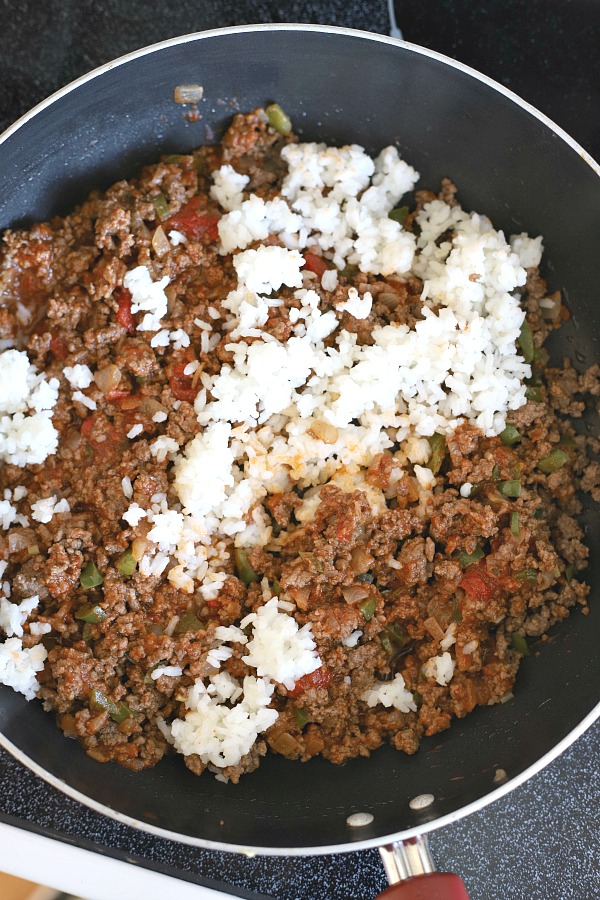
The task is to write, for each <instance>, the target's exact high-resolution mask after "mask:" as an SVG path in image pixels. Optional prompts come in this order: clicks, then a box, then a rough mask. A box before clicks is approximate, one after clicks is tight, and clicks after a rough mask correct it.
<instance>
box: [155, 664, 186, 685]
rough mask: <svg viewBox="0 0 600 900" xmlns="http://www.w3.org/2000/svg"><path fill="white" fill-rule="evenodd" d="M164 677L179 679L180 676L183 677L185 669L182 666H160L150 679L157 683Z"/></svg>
mask: <svg viewBox="0 0 600 900" xmlns="http://www.w3.org/2000/svg"><path fill="white" fill-rule="evenodd" d="M163 675H166V676H167V677H168V678H178V677H179V676H180V675H183V669H182V668H181V666H158V667H157V668H156V669H153V670H152V672H151V673H150V677H151V678H152V679H153V681H156V680H157V679H158V678H161V677H162V676H163Z"/></svg>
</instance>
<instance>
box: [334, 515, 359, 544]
mask: <svg viewBox="0 0 600 900" xmlns="http://www.w3.org/2000/svg"><path fill="white" fill-rule="evenodd" d="M355 527H356V526H355V523H354V522H353V521H352V519H351V518H347V519H342V521H341V522H338V523H337V525H336V529H335V536H336V538H337V539H338V541H343V542H344V543H347V542H348V541H349V540H350V538H351V537H352V536H353V534H354V530H355Z"/></svg>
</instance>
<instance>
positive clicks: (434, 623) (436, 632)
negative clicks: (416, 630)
mask: <svg viewBox="0 0 600 900" xmlns="http://www.w3.org/2000/svg"><path fill="white" fill-rule="evenodd" d="M423 625H424V626H425V628H426V629H427V631H428V632H429V634H430V635H431V637H432V638H435V639H436V640H437V641H441V640H443V638H444V634H445V631H444V629H443V628H442V627H441V625H440V623H439V622H438V620H437V619H435V618H434V617H433V616H430V617H429V618H428V619H425V621H424V622H423Z"/></svg>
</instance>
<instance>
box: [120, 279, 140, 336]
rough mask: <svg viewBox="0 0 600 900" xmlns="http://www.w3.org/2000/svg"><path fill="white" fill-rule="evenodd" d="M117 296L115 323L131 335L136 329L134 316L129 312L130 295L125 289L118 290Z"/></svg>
mask: <svg viewBox="0 0 600 900" xmlns="http://www.w3.org/2000/svg"><path fill="white" fill-rule="evenodd" d="M115 293H116V294H117V303H118V304H119V308H118V309H117V322H118V323H119V325H120V326H121V328H125V330H126V331H128V332H129V334H133V332H134V331H135V327H136V320H135V316H134V314H133V313H132V312H131V294H130V293H129V291H128V290H127V288H119V290H118V292H115Z"/></svg>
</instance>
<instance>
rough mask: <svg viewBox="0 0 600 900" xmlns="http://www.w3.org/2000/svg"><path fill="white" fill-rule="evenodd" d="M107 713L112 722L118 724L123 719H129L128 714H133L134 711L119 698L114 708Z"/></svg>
mask: <svg viewBox="0 0 600 900" xmlns="http://www.w3.org/2000/svg"><path fill="white" fill-rule="evenodd" d="M109 715H110V717H111V719H112V720H113V722H116V723H117V724H120V723H121V722H123V721H124V720H125V719H129V717H130V716H135V715H136V713H134V712H133V710H132V709H130V708H129V707H128V706H127V704H126V703H125V701H124V700H121V701H120V703H117V704H116V709H115V710H114V711H113V712H110V713H109Z"/></svg>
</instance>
